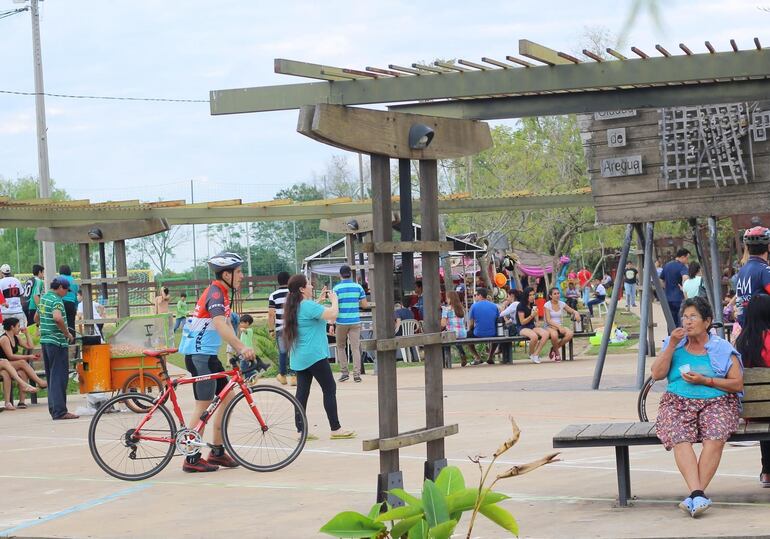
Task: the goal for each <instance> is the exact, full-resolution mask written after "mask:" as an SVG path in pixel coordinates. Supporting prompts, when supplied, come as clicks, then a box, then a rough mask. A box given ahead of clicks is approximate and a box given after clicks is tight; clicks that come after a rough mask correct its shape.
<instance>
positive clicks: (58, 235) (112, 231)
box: [35, 219, 169, 243]
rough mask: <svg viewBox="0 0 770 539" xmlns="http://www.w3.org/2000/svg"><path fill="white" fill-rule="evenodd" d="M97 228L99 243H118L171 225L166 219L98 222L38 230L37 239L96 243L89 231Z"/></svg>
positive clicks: (163, 229)
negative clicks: (100, 234) (99, 236)
mask: <svg viewBox="0 0 770 539" xmlns="http://www.w3.org/2000/svg"><path fill="white" fill-rule="evenodd" d="M95 228H96V229H99V230H100V231H101V233H102V238H101V240H98V241H117V240H128V239H134V238H142V237H144V236H152V235H153V234H157V233H159V232H164V231H166V230H168V229H169V225H168V222H166V220H165V219H144V220H137V221H107V222H97V223H92V224H90V225H81V226H74V227H57V228H38V229H37V234H35V239H37V240H38V241H50V242H54V243H96V242H97V241H95V240H92V239H91V238H90V237H89V235H88V233H89V231H91V230H93V229H95Z"/></svg>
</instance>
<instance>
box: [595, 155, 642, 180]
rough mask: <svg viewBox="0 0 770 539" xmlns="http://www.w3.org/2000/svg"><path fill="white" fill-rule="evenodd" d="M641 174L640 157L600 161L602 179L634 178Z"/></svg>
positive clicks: (611, 158)
mask: <svg viewBox="0 0 770 539" xmlns="http://www.w3.org/2000/svg"><path fill="white" fill-rule="evenodd" d="M641 173H642V156H641V155H628V156H624V157H610V158H609V159H602V177H603V178H615V177H617V176H635V175H637V174H641Z"/></svg>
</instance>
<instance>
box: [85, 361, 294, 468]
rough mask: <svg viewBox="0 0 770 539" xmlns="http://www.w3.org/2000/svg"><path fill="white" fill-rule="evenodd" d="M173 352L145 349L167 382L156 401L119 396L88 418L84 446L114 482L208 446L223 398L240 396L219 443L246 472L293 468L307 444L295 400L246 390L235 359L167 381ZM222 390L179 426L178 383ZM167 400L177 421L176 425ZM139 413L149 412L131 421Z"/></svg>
mask: <svg viewBox="0 0 770 539" xmlns="http://www.w3.org/2000/svg"><path fill="white" fill-rule="evenodd" d="M174 352H176V349H175V348H169V349H164V350H145V351H144V354H145V355H148V356H152V357H157V358H158V362H159V364H160V367H161V371H162V376H163V378H164V380H165V382H166V387H165V389H164V390H163V392H162V393H161V394H160V395H158V397H156V398H155V399H153V398H152V397H149V396H147V395H144V394H141V393H123V394H120V395H117V396H116V397H113V398H112V399H110V400H109V401H107V402H106V403H105V404H104V405H103V406H102V407H101V408H99V411H97V412H96V415H94V417H93V419H92V420H91V426H90V428H89V429H88V446H89V448H90V449H91V455H93V457H94V460H96V463H97V464H98V465H99V467H100V468H101V469H102V470H104V471H105V472H107V473H108V474H110V475H111V476H113V477H117V478H118V479H123V480H125V481H140V480H142V479H147V478H149V477H152V476H153V475H155V474H157V473H158V472H160V471H161V470H162V469H163V468H165V467H166V466H167V465H168V463H169V462H170V461H171V459H172V457H174V455H175V453H176V454H177V455H183V456H188V455H194V454H196V453H198V452H199V451H201V450H202V448H203V447H207V446H209V444H207V443H205V442H203V436H202V434H201V433H202V431H203V428H204V427H205V426H206V424H207V423H208V420H209V419H210V418H211V416H212V415H213V414H214V412H215V411H216V409H217V408H218V407H219V405H220V403H221V402H222V400H223V399H224V398H225V396H226V395H227V394H228V393H229V392H230V391H233V390H236V392H239V393H240V394H239V395H237V396H236V397H235V398H234V399H233V400H232V401H230V403H229V404H228V405H227V408H226V409H225V413H224V416H223V417H222V437H223V439H224V445H225V448H226V449H227V452H228V453H229V454H230V456H232V457H233V459H235V461H236V462H237V463H238V464H240V465H241V466H243V467H244V468H248V469H249V470H253V471H256V472H272V471H275V470H280V469H281V468H283V467H285V466H288V465H289V464H291V463H292V462H293V461H294V460H295V459H296V458H297V457H298V456H299V454H300V453H301V452H302V449H303V448H304V447H305V442H306V441H307V417H306V416H305V411H304V410H303V409H302V406H301V405H300V403H299V401H298V400H297V399H296V398H295V397H294V396H293V395H292V394H291V393H289V392H287V391H285V390H284V389H281V388H278V387H275V386H270V385H259V386H254V387H249V386H247V385H246V382H245V381H244V379H243V376H242V375H241V371H240V369H239V368H238V361H237V359H236V358H233V359H231V360H230V363H231V365H232V367H233V368H232V369H231V370H229V371H224V372H220V373H215V374H207V375H203V376H195V377H182V378H176V379H173V380H172V379H171V377H170V376H169V374H168V369H167V367H166V356H167V355H168V354H173V353H174ZM227 377H229V378H230V379H229V381H228V382H227V385H226V386H225V387H224V389H222V391H220V392H219V394H218V395H216V396H215V397H214V400H213V401H211V405H209V407H208V408H207V409H206V411H205V412H204V413H203V414H202V415H201V417H200V418H198V422H197V424H196V425H195V426H194V427H192V428H191V427H188V426H187V425H186V424H185V420H184V416H183V415H182V410H181V408H180V407H179V403H178V401H177V395H176V388H177V386H181V385H186V384H192V383H195V382H202V381H204V380H217V379H219V378H227ZM168 402H170V403H171V407H172V409H173V411H174V415H176V417H177V419H178V420H179V426H177V424H176V422H175V421H174V417H173V416H172V415H171V412H170V411H169V410H168V408H167V407H166V406H165V405H166V404H167V403H168ZM138 410H142V411H144V410H148V411H147V412H146V413H145V414H144V415H142V416H141V417H140V418H139V419H138V420H137V415H138V414H137V413H136V412H137V411H138Z"/></svg>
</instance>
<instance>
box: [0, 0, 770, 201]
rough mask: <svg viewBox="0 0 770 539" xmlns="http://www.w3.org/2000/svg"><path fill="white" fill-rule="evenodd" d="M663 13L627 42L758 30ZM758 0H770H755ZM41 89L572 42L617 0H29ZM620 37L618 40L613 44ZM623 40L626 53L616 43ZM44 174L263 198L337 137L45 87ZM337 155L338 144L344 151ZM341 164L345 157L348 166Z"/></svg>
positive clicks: (218, 80) (724, 16)
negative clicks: (35, 1) (278, 62)
mask: <svg viewBox="0 0 770 539" xmlns="http://www.w3.org/2000/svg"><path fill="white" fill-rule="evenodd" d="M659 3H660V4H661V5H662V6H664V8H663V10H662V13H663V19H664V28H663V29H662V30H659V29H656V28H655V25H654V24H653V23H652V22H651V21H650V18H649V17H648V16H647V15H646V14H643V15H642V16H641V17H640V19H639V20H638V21H637V23H636V25H635V26H634V27H633V29H632V31H631V34H630V36H629V39H628V43H629V46H630V45H632V44H633V45H636V46H638V47H640V48H641V49H642V50H645V51H647V52H648V53H652V52H654V45H655V43H661V44H663V45H664V46H665V47H666V48H667V49H669V50H670V51H672V52H673V51H678V47H677V45H678V43H679V42H685V43H686V44H688V45H689V46H690V47H691V48H692V49H693V50H694V51H698V52H700V51H705V49H704V47H703V41H704V40H710V41H711V42H712V43H713V44H714V45H715V46H716V47H717V49H719V50H728V49H729V39H730V38H735V39H736V40H737V41H738V44H739V46H740V47H741V48H749V47H752V46H753V43H752V41H751V40H752V38H753V37H755V36H757V37H759V38H760V40H762V41H763V44H764V45H765V46H770V35H768V33H767V32H766V31H765V32H764V33H763V32H762V30H766V29H767V28H768V27H770V13H766V12H763V11H761V10H760V9H759V7H761V6H762V5H764V4H763V0H699V1H695V0H692V1H684V0H660V2H659ZM765 3H766V4H768V5H770V0H765ZM41 5H42V11H41V13H42V18H41V26H42V41H43V65H44V71H45V89H46V91H47V92H51V93H66V94H89V95H109V96H130V97H167V98H188V99H204V100H207V99H208V92H209V91H210V90H213V89H224V88H238V87H248V86H260V85H271V84H290V83H295V82H301V80H299V79H295V78H293V77H287V76H284V75H277V74H275V73H273V59H274V58H289V59H295V60H302V61H308V62H314V63H322V64H328V65H335V66H341V67H352V68H359V69H361V68H363V67H365V66H367V65H373V66H379V67H387V64H389V63H395V64H401V65H409V64H411V63H412V62H415V61H423V60H426V61H430V60H432V59H434V58H439V57H440V58H465V59H468V60H472V61H473V60H475V61H478V60H479V59H480V58H481V57H482V56H490V57H493V58H499V59H503V58H504V57H505V55H506V54H516V53H517V42H518V39H520V38H526V39H530V40H532V41H536V42H538V43H542V44H543V45H547V46H550V47H552V48H556V49H559V50H563V51H565V52H575V51H578V50H580V49H581V48H582V47H581V40H582V37H581V36H582V34H583V33H584V29H585V27H586V26H603V27H606V28H607V29H608V30H610V31H611V32H618V31H619V30H620V29H621V27H622V25H623V22H624V20H625V17H626V15H627V12H628V8H629V5H630V1H629V0H625V1H623V0H621V1H594V2H574V1H570V2H566V1H551V2H512V1H510V0H509V1H487V2H479V3H468V2H465V1H462V2H461V1H452V0H446V1H444V2H441V3H438V2H413V1H410V2H400V1H380V2H367V1H358V2H343V1H333V0H331V1H325V2H318V1H312V2H300V1H296V2H295V1H291V0H288V1H284V2H257V1H240V2H236V1H228V0H222V1H219V2H200V1H197V0H188V1H185V2H168V1H160V0H132V1H127V0H122V1H117V0H113V1H102V2H94V1H89V2H86V1H82V0H45V1H44V2H42V4H41ZM18 6H19V5H18V4H14V3H13V2H12V1H11V0H0V10H4V9H12V8H15V7H18ZM30 33H31V32H30V19H29V14H28V13H24V14H20V15H16V16H13V17H10V18H7V19H2V20H0V90H20V91H32V90H33V88H34V87H33V74H32V58H31V35H30ZM623 50H624V51H628V46H627V47H626V48H625V49H623ZM629 54H630V53H629ZM46 106H47V113H48V130H49V153H50V162H51V175H52V177H53V178H54V179H55V180H56V182H57V184H58V185H59V186H61V187H64V188H65V189H67V191H69V192H70V193H71V195H72V196H73V197H75V198H90V199H92V200H109V199H112V200H115V199H128V198H140V199H144V200H156V199H158V198H164V199H176V198H185V197H187V196H188V194H189V181H190V179H195V180H196V199H198V200H206V199H209V200H215V199H225V198H243V199H244V200H248V201H256V200H268V199H271V198H272V197H273V195H274V194H275V193H276V191H278V190H279V189H281V188H282V187H286V186H289V185H291V184H293V183H295V182H297V181H301V180H309V179H310V178H311V177H312V174H313V172H316V173H321V172H322V171H323V170H324V168H325V164H326V162H327V161H328V159H329V157H330V156H331V155H332V154H335V153H340V150H335V149H332V148H329V147H325V146H324V145H321V144H318V143H315V142H312V141H310V140H307V139H305V138H304V137H302V136H301V135H299V134H297V133H296V132H295V125H296V117H297V113H296V111H289V112H271V113H261V114H248V115H233V116H220V117H212V116H211V115H210V114H209V107H208V104H207V103H192V104H187V103H144V102H129V101H96V100H74V99H60V98H47V100H46ZM351 162H352V156H351ZM354 170H355V168H354ZM30 174H31V175H37V152H36V146H35V117H34V98H33V97H19V96H10V95H4V94H0V176H3V177H5V178H13V177H16V176H18V175H30Z"/></svg>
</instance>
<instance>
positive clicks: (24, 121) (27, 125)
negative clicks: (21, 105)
mask: <svg viewBox="0 0 770 539" xmlns="http://www.w3.org/2000/svg"><path fill="white" fill-rule="evenodd" d="M34 130H35V116H34V115H33V114H31V113H29V112H16V113H13V114H11V115H10V116H7V117H6V118H2V119H0V135H21V134H24V133H32V132H34ZM0 172H2V171H0Z"/></svg>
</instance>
